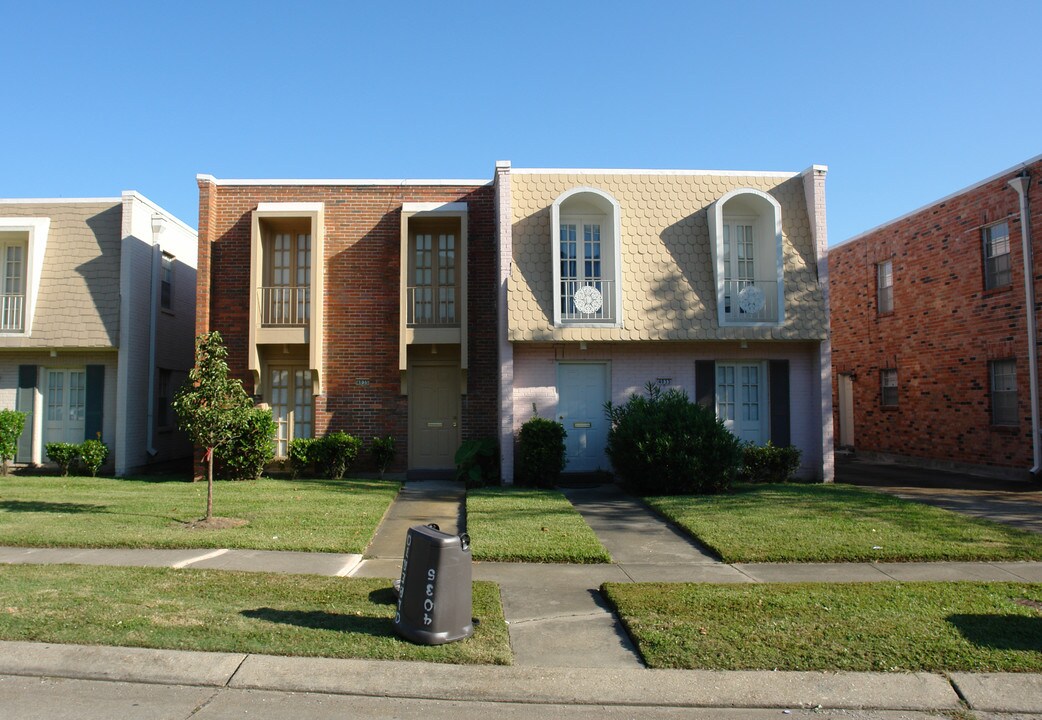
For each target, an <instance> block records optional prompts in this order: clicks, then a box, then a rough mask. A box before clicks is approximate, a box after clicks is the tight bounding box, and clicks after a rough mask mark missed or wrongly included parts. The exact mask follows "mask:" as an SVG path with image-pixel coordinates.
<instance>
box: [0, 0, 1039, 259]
mask: <svg viewBox="0 0 1042 720" xmlns="http://www.w3.org/2000/svg"><path fill="white" fill-rule="evenodd" d="M0 17H3V22H4V25H5V26H6V30H5V32H4V36H5V37H4V42H3V43H0V67H2V68H4V72H3V75H4V83H3V85H4V86H5V87H4V94H5V96H6V98H7V100H8V102H7V103H6V104H5V109H4V111H3V112H2V113H0V150H2V152H0V158H2V160H0V197H97V196H116V195H118V194H119V193H120V192H121V191H122V190H131V189H132V190H138V191H139V192H141V193H143V194H144V195H146V196H148V197H150V198H151V199H152V200H154V201H156V202H158V203H159V204H160V205H163V206H164V207H166V208H167V209H168V210H170V211H171V212H173V213H175V214H176V215H178V216H180V217H181V218H182V219H183V220H185V221H186V222H188V223H189V224H191V225H193V226H194V225H195V224H196V222H197V215H198V193H197V188H196V184H195V176H196V175H197V174H198V173H210V174H213V175H216V176H218V177H226V178H241V177H255V178H374V177H376V178H490V177H491V175H492V172H493V166H494V163H495V161H496V160H511V161H512V162H513V164H514V165H515V166H516V167H582V168H596V167H607V168H671V169H674V168H680V169H703V170H782V171H801V170H804V169H805V168H807V167H809V166H810V165H811V164H815V163H818V164H825V165H828V166H829V169H830V171H829V177H828V184H827V195H828V220H829V238H830V242H831V243H832V244H835V243H836V242H839V241H842V240H844V239H846V238H848V237H850V236H852V235H855V234H857V233H859V232H862V231H864V230H867V229H869V228H871V227H874V226H875V225H878V224H880V223H882V222H885V221H887V220H889V219H892V218H894V217H897V216H899V215H901V214H903V213H905V212H907V211H909V210H913V209H915V208H917V207H919V206H921V205H923V204H926V203H928V202H930V201H932V200H935V199H938V198H940V197H942V196H944V195H947V194H949V193H951V192H953V191H955V190H958V189H961V188H963V187H965V186H967V185H970V184H972V183H974V182H976V181H977V180H981V179H983V178H985V177H987V176H990V175H992V174H994V173H996V172H999V171H1000V170H1004V169H1006V168H1008V167H1011V166H1014V165H1016V164H1018V163H1020V162H1021V161H1024V160H1027V159H1028V158H1030V157H1033V156H1035V155H1038V154H1040V153H1042V131H1040V129H1039V119H1040V117H1042V82H1040V74H1039V69H1038V68H1039V63H1038V42H1039V40H1038V38H1039V30H1040V28H1042V3H1039V2H1037V0H1031V1H1024V2H1022V1H1018V0H1001V1H1000V2H990V3H984V2H975V3H971V2H962V1H958V0H956V1H954V2H952V1H946V2H943V3H938V2H930V3H928V2H918V1H916V0H904V1H903V2H890V1H889V0H883V1H874V2H870V3H853V2H845V1H842V0H834V1H833V2H757V1H755V0H752V1H746V2H740V3H738V2H735V3H730V2H717V3H711V4H710V3H699V2H634V1H632V0H631V1H630V2H615V1H613V0H599V1H597V2H566V1H565V0H558V1H557V2H542V1H540V0H535V1H527V0H526V2H522V3H498V2H487V1H485V2H469V1H462V2H453V3H433V2H415V3H412V2H398V3H379V2H347V1H344V2H298V3H292V4H291V3H285V2H283V3H275V2H267V1H265V0H254V1H252V2H233V1H231V0H229V1H226V2H222V1H220V0H209V1H207V2H196V1H194V0H177V1H176V2H150V1H148V0H145V1H138V2H134V3H124V2H104V1H102V0H99V1H97V2H89V3H87V2H68V3H66V2H47V1H46V0H41V2H38V3H25V2H14V1H13V0H0Z"/></svg>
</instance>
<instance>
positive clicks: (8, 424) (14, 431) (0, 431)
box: [0, 410, 25, 475]
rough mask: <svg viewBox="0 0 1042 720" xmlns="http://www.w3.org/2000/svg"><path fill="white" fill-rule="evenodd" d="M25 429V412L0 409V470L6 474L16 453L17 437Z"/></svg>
mask: <svg viewBox="0 0 1042 720" xmlns="http://www.w3.org/2000/svg"><path fill="white" fill-rule="evenodd" d="M24 429H25V413H23V412H18V411H17V410H0V466H2V468H0V472H3V474H4V475H6V474H7V471H8V467H9V465H10V464H11V461H12V460H14V456H15V455H17V454H18V438H19V437H21V435H22V430H24Z"/></svg>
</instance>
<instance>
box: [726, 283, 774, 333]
mask: <svg viewBox="0 0 1042 720" xmlns="http://www.w3.org/2000/svg"><path fill="white" fill-rule="evenodd" d="M778 317H779V315H778V283H777V282H775V281H769V280H724V321H725V322H728V323H734V324H736V325H741V324H745V323H773V322H778Z"/></svg>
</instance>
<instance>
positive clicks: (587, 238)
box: [560, 217, 604, 320]
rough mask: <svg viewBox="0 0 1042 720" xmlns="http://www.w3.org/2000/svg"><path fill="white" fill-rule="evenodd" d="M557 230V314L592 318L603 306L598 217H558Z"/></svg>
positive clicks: (595, 316) (599, 224)
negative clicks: (558, 248)
mask: <svg viewBox="0 0 1042 720" xmlns="http://www.w3.org/2000/svg"><path fill="white" fill-rule="evenodd" d="M560 233H561V249H560V261H561V293H560V303H561V308H560V310H561V317H562V318H563V319H569V320H573V319H596V318H598V316H599V315H600V314H601V310H602V309H603V306H604V284H603V282H602V281H603V279H604V277H603V274H602V273H603V271H604V268H603V266H602V264H601V252H602V247H601V223H600V219H598V218H583V217H564V218H561V227H560ZM583 288H592V289H593V290H595V291H596V293H594V292H591V291H589V290H583ZM598 300H599V302H598Z"/></svg>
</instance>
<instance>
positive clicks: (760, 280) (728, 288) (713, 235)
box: [709, 188, 785, 325]
mask: <svg viewBox="0 0 1042 720" xmlns="http://www.w3.org/2000/svg"><path fill="white" fill-rule="evenodd" d="M709 235H710V239H711V241H712V255H713V275H714V277H715V278H716V291H717V317H718V319H719V321H720V325H750V324H754V325H780V324H781V323H783V322H784V320H785V278H784V261H783V256H782V221H781V205H779V204H778V201H777V200H775V199H774V198H773V197H771V196H770V195H768V194H767V193H765V192H762V191H760V190H753V189H752V188H739V189H737V190H732V191H731V192H729V193H727V194H726V195H724V196H723V197H722V198H720V199H719V200H717V201H716V202H715V203H713V204H712V205H710V206H709Z"/></svg>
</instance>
